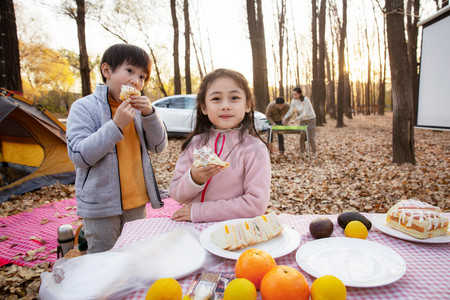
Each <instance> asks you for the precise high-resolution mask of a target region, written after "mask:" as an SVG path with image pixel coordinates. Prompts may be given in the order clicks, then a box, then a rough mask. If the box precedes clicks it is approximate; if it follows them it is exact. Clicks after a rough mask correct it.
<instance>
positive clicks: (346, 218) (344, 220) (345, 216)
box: [337, 211, 372, 230]
mask: <svg viewBox="0 0 450 300" xmlns="http://www.w3.org/2000/svg"><path fill="white" fill-rule="evenodd" d="M337 221H338V225H339V226H340V227H341V228H342V229H345V227H346V226H347V224H348V223H350V222H351V221H360V222H361V223H363V224H364V225H366V227H367V230H370V228H372V223H371V222H370V221H369V219H367V218H366V217H365V216H363V215H362V214H360V213H359V212H356V211H346V212H343V213H342V214H340V215H339V216H338V218H337Z"/></svg>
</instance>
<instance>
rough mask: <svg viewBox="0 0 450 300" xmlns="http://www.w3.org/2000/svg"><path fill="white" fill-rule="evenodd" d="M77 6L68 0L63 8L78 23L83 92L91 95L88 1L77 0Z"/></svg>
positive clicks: (85, 94) (84, 94)
mask: <svg viewBox="0 0 450 300" xmlns="http://www.w3.org/2000/svg"><path fill="white" fill-rule="evenodd" d="M75 2H76V8H74V7H73V6H72V0H66V1H65V2H64V3H63V6H62V9H63V12H64V14H66V15H67V16H69V17H70V18H72V19H74V20H75V22H76V23H77V33H78V49H79V52H80V58H79V60H80V77H81V94H82V95H83V96H87V95H90V94H91V93H92V90H91V76H90V73H91V69H90V68H89V56H88V52H87V46H86V3H85V1H84V0H75Z"/></svg>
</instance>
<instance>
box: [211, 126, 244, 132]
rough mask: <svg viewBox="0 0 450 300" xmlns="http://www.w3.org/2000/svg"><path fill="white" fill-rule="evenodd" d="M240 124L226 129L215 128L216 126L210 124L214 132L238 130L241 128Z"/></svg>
mask: <svg viewBox="0 0 450 300" xmlns="http://www.w3.org/2000/svg"><path fill="white" fill-rule="evenodd" d="M241 127H242V125H241V126H239V127H237V128H228V129H217V128H216V126H214V125H212V130H213V131H216V132H220V133H225V132H233V131H238V132H239V131H240V130H241Z"/></svg>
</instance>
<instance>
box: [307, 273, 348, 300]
mask: <svg viewBox="0 0 450 300" xmlns="http://www.w3.org/2000/svg"><path fill="white" fill-rule="evenodd" d="M346 298H347V288H346V287H345V285H344V283H343V282H342V281H341V280H340V279H339V278H337V277H336V276H333V275H324V276H322V277H319V278H317V279H316V280H314V282H313V283H312V284H311V300H345V299H346Z"/></svg>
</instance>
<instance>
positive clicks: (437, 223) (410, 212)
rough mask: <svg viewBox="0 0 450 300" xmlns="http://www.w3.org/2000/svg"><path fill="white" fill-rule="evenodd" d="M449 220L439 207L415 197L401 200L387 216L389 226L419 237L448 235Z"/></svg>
mask: <svg viewBox="0 0 450 300" xmlns="http://www.w3.org/2000/svg"><path fill="white" fill-rule="evenodd" d="M448 222H449V221H448V218H447V217H446V216H444V215H443V214H442V213H441V209H440V208H439V207H437V206H433V205H430V204H428V203H425V202H422V201H418V200H414V199H409V200H401V201H400V202H398V203H397V204H395V205H394V206H393V207H391V208H390V209H389V211H388V212H387V216H386V223H387V225H388V226H390V227H392V228H394V229H396V230H398V231H401V232H403V233H406V234H409V235H411V236H413V237H416V238H419V239H427V238H431V237H435V236H440V235H446V234H447V232H448Z"/></svg>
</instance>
